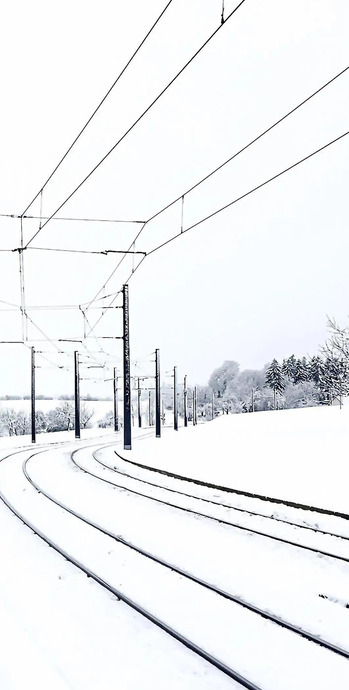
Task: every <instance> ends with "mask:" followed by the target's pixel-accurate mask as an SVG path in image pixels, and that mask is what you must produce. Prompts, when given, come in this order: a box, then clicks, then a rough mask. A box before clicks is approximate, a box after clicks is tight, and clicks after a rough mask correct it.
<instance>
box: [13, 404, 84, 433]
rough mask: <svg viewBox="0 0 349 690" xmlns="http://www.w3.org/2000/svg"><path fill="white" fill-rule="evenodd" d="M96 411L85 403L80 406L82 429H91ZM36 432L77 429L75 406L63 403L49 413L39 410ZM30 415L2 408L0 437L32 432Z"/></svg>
mask: <svg viewBox="0 0 349 690" xmlns="http://www.w3.org/2000/svg"><path fill="white" fill-rule="evenodd" d="M93 415H94V410H93V409H91V408H88V407H87V405H84V404H83V403H82V404H81V405H80V424H81V428H82V429H87V428H90V427H91V426H92V425H91V419H92V417H93ZM35 423H36V431H37V433H38V434H40V433H43V432H48V433H49V432H52V431H69V430H71V429H74V428H75V414H74V405H72V403H70V402H68V401H64V402H62V403H61V404H60V405H57V407H55V408H54V409H52V410H49V411H48V412H47V413H44V412H42V410H38V411H37V412H36V413H35ZM30 426H31V425H30V415H29V414H28V413H27V412H25V411H24V410H14V409H13V408H9V407H6V408H2V409H1V410H0V435H1V436H22V435H23V434H28V433H29V432H30Z"/></svg>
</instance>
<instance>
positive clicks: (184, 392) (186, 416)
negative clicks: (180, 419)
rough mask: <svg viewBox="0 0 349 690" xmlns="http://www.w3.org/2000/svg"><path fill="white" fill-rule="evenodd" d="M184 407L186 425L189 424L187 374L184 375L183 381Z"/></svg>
mask: <svg viewBox="0 0 349 690" xmlns="http://www.w3.org/2000/svg"><path fill="white" fill-rule="evenodd" d="M183 407H184V426H188V391H187V376H185V377H184V383H183Z"/></svg>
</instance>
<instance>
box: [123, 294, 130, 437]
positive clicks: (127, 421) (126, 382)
mask: <svg viewBox="0 0 349 690" xmlns="http://www.w3.org/2000/svg"><path fill="white" fill-rule="evenodd" d="M122 295H123V310H122V313H123V341H124V449H125V450H131V448H132V438H131V377H130V369H131V365H130V323H129V296H128V285H123V287H122Z"/></svg>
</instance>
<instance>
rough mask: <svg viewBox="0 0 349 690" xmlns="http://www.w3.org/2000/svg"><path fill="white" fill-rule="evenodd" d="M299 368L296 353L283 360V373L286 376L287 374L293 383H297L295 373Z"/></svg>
mask: <svg viewBox="0 0 349 690" xmlns="http://www.w3.org/2000/svg"><path fill="white" fill-rule="evenodd" d="M296 369H297V361H296V358H295V356H294V355H291V356H290V357H288V358H287V359H284V360H283V362H282V373H283V375H284V376H287V378H289V379H290V381H292V382H293V383H295V380H294V378H295V373H296Z"/></svg>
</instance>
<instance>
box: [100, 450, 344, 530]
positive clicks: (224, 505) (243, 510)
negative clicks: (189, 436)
mask: <svg viewBox="0 0 349 690" xmlns="http://www.w3.org/2000/svg"><path fill="white" fill-rule="evenodd" d="M97 452H98V451H97ZM114 453H115V454H116V455H117V456H118V457H119V458H120V459H121V460H124V461H125V462H127V460H126V459H125V458H123V457H122V456H121V455H120V453H117V451H116V450H114ZM93 456H94V458H95V460H96V461H97V462H99V460H98V459H97V457H96V455H95V454H93ZM110 469H111V470H113V471H115V472H116V473H117V474H121V475H123V476H124V477H128V478H129V479H133V480H134V481H137V482H141V483H142V484H148V485H149V486H154V487H156V488H158V489H163V490H164V491H169V492H170V493H175V494H179V495H180V496H186V497H187V498H195V499H196V500H197V501H203V502H204V503H211V504H212V505H215V506H219V507H221V508H229V509H230V510H236V511H237V512H239V513H246V514H247V515H255V516H257V517H261V518H265V519H266V520H274V522H281V523H282V524H285V525H291V527H299V528H300V529H305V530H309V531H311V532H315V533H316V534H323V535H325V536H328V537H337V538H338V539H344V540H345V541H349V537H347V536H345V535H344V534H335V533H334V532H328V531H326V530H321V529H317V528H316V527H311V526H310V525H302V524H300V523H298V522H291V520H285V519H284V518H279V517H275V515H266V514H265V513H258V512H256V511H253V510H249V509H248V508H240V507H239V506H232V505H229V504H228V503H221V502H220V501H213V500H212V499H209V498H204V497H203V496H195V494H188V493H186V492H185V491H179V489H173V488H171V487H169V486H164V485H163V484H155V482H150V481H149V480H147V479H142V478H140V477H135V476H134V475H132V474H128V473H127V472H124V471H123V470H120V469H119V468H117V467H114V466H110ZM150 471H151V470H150ZM154 471H155V472H156V470H154Z"/></svg>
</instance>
